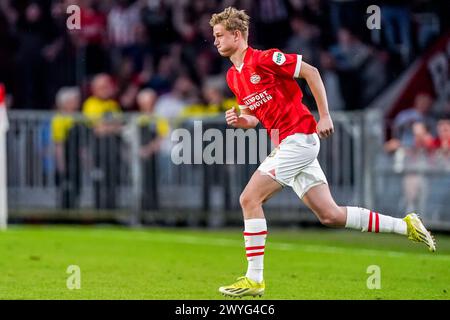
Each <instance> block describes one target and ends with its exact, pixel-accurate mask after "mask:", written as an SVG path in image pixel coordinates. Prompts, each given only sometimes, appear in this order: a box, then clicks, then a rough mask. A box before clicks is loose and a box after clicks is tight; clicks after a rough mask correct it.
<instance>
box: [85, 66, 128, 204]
mask: <svg viewBox="0 0 450 320" xmlns="http://www.w3.org/2000/svg"><path fill="white" fill-rule="evenodd" d="M91 90H92V96H91V97H89V98H88V99H87V100H86V101H85V102H84V104H83V114H84V115H85V116H86V117H87V118H88V119H89V120H90V124H91V125H92V126H93V133H94V139H93V151H94V154H93V158H94V159H93V162H94V166H95V168H94V171H93V180H94V197H95V207H96V208H97V209H115V208H116V207H117V202H116V199H117V197H116V190H117V187H118V185H119V182H120V170H121V139H120V132H121V130H122V123H121V119H120V117H119V115H120V108H119V104H118V103H117V101H116V100H114V99H113V97H114V94H115V87H114V84H113V83H112V79H111V77H110V76H109V75H107V74H99V75H96V76H95V77H94V79H93V80H92V84H91Z"/></svg>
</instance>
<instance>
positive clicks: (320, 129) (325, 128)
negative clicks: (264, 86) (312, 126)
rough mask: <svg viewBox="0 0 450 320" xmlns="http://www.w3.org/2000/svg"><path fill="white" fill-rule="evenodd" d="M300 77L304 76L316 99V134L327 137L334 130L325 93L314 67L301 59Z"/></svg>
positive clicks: (317, 71)
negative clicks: (317, 117) (317, 116)
mask: <svg viewBox="0 0 450 320" xmlns="http://www.w3.org/2000/svg"><path fill="white" fill-rule="evenodd" d="M299 77H300V78H304V79H305V80H306V82H307V83H308V86H309V88H310V89H311V92H312V94H313V96H314V99H315V100H316V104H317V109H318V110H319V117H320V119H319V122H318V123H317V134H318V135H319V137H320V138H327V137H329V136H330V135H331V134H332V133H333V132H334V126H333V120H331V116H330V111H329V110H328V101H327V93H326V91H325V86H324V84H323V81H322V78H321V76H320V73H319V70H318V69H317V68H316V67H313V66H312V65H310V64H308V63H306V62H304V61H302V62H301V66H300V73H299Z"/></svg>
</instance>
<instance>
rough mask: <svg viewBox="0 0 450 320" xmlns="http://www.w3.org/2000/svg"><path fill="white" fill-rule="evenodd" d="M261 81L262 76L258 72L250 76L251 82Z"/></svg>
mask: <svg viewBox="0 0 450 320" xmlns="http://www.w3.org/2000/svg"><path fill="white" fill-rule="evenodd" d="M260 81H261V77H260V76H259V75H258V74H256V73H255V74H254V75H252V76H251V77H250V82H251V83H253V84H257V83H259V82H260Z"/></svg>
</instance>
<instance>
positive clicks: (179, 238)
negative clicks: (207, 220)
mask: <svg viewBox="0 0 450 320" xmlns="http://www.w3.org/2000/svg"><path fill="white" fill-rule="evenodd" d="M93 235H94V234H93ZM94 236H96V237H100V238H104V236H102V235H97V234H95V235H94ZM136 236H137V234H136V235H133V236H131V237H129V236H127V237H123V239H126V240H131V241H133V240H138V241H148V242H166V243H180V244H192V245H203V246H204V245H211V246H222V247H236V246H243V245H244V240H242V241H238V240H232V239H225V238H208V237H196V236H188V235H177V234H173V233H171V234H168V235H164V234H158V235H155V234H153V235H152V238H148V237H146V236H145V234H144V236H143V237H142V236H141V235H139V236H138V237H136ZM114 238H115V239H117V236H114ZM405 240H406V239H405ZM267 249H269V250H270V249H275V250H286V251H303V252H313V253H315V252H321V253H329V254H341V253H342V254H343V253H346V254H348V253H351V254H365V255H369V256H380V255H384V256H389V257H393V258H398V257H402V258H405V257H406V258H407V257H411V256H416V257H417V256H418V257H420V258H425V259H435V260H445V261H449V260H450V256H449V255H439V253H434V254H431V253H430V254H424V253H411V252H401V251H392V250H376V249H363V248H360V249H356V248H343V247H334V246H328V245H311V244H304V245H303V244H292V243H284V242H271V241H268V242H267ZM423 249H424V250H426V248H425V247H424V248H423Z"/></svg>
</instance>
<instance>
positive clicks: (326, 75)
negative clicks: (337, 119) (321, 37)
mask: <svg viewBox="0 0 450 320" xmlns="http://www.w3.org/2000/svg"><path fill="white" fill-rule="evenodd" d="M320 66H321V70H320V71H321V76H322V79H323V83H324V85H325V89H326V92H327V98H328V103H329V107H330V110H343V109H344V108H345V106H344V100H343V98H342V95H341V88H340V82H339V77H338V75H337V73H336V66H335V61H334V59H333V57H332V56H331V55H330V54H329V53H328V52H327V51H322V52H321V53H320Z"/></svg>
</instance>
